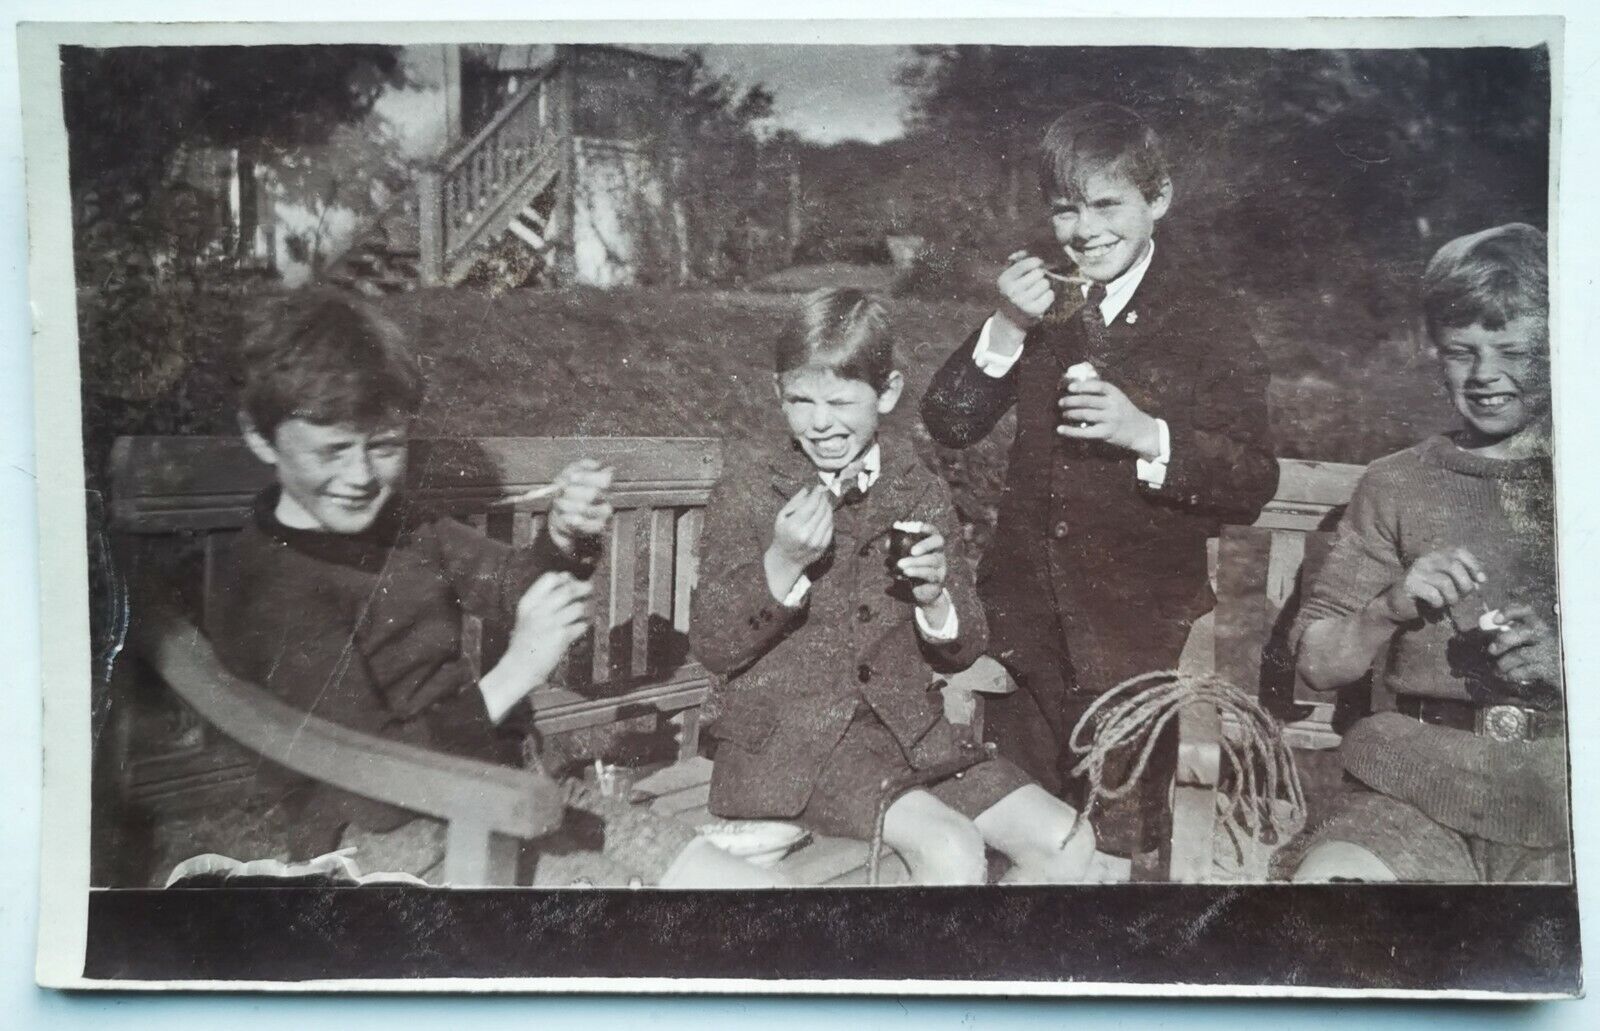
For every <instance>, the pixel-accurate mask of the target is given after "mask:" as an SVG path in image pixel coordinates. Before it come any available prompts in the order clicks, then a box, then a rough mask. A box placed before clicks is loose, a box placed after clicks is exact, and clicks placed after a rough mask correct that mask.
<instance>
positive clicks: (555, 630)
mask: <svg viewBox="0 0 1600 1031" xmlns="http://www.w3.org/2000/svg"><path fill="white" fill-rule="evenodd" d="M593 593H594V588H593V587H592V586H591V585H590V584H589V583H588V581H585V580H579V579H578V578H577V577H575V576H573V575H571V574H570V573H546V574H544V575H543V576H541V577H539V579H537V580H535V581H534V582H533V586H531V587H529V588H528V589H527V590H526V591H524V592H523V594H522V597H521V598H520V599H518V601H517V621H516V624H515V625H514V626H513V627H512V628H511V641H510V643H509V644H508V645H507V646H506V653H507V654H508V655H515V656H517V657H518V658H520V659H521V660H522V661H523V663H524V669H525V672H526V673H527V675H528V677H529V679H530V680H531V681H532V686H538V685H539V684H542V683H544V682H545V680H547V679H548V678H549V676H550V674H551V672H553V671H554V670H555V668H556V666H557V664H559V663H560V662H561V657H562V656H563V655H565V654H566V653H567V649H568V648H569V647H571V646H572V642H574V641H576V640H577V639H578V638H580V637H582V636H583V634H584V631H586V630H588V629H589V596H590V595H591V594H593Z"/></svg>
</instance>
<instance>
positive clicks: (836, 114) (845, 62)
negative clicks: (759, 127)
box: [641, 45, 906, 143]
mask: <svg viewBox="0 0 1600 1031" xmlns="http://www.w3.org/2000/svg"><path fill="white" fill-rule="evenodd" d="M641 49H651V50H658V51H662V52H671V51H673V50H675V49H676V48H672V47H649V48H641ZM703 49H704V51H705V55H706V64H707V67H708V68H710V69H711V70H712V71H714V72H718V73H721V74H727V75H731V76H732V77H733V78H734V80H735V81H736V82H738V83H740V84H741V85H751V84H754V83H757V82H762V83H765V84H766V85H767V86H768V88H770V89H771V90H772V92H773V94H774V95H775V97H776V100H777V103H776V112H775V117H774V119H773V123H774V126H775V127H777V128H784V129H792V130H794V131H795V132H797V133H799V134H800V135H802V136H804V137H806V138H808V139H812V140H816V141H818V142H822V143H833V142H836V141H838V140H844V139H860V140H867V141H868V142H872V143H877V142H881V141H883V140H886V139H889V138H891V137H894V136H898V135H899V134H900V132H901V131H902V129H903V128H904V126H903V123H902V119H903V116H904V112H905V107H906V96H905V93H904V91H903V90H902V89H901V88H900V87H899V86H898V85H896V84H895V82H894V74H895V71H896V69H897V68H898V67H899V65H900V64H901V62H902V61H904V59H905V56H906V53H905V50H904V48H902V47H884V46H839V45H834V46H823V45H810V46H807V45H760V46H757V45H716V46H707V47H705V48H703Z"/></svg>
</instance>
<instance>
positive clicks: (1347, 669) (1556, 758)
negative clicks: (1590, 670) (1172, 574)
mask: <svg viewBox="0 0 1600 1031" xmlns="http://www.w3.org/2000/svg"><path fill="white" fill-rule="evenodd" d="M1547 296H1548V286H1547V272H1546V252H1545V239H1544V235H1543V234H1542V233H1540V232H1539V231H1538V230H1536V229H1534V228H1533V227H1532V226H1527V225H1520V224H1514V225H1506V226H1499V227H1496V228H1494V229H1488V230H1484V231H1483V232H1480V233H1475V234H1473V235H1471V236H1466V237H1462V238H1460V239H1457V240H1453V241H1451V242H1450V243H1448V244H1446V245H1445V246H1444V247H1442V248H1440V250H1439V252H1438V254H1436V255H1435V256H1434V258H1433V260H1432V261H1431V262H1430V263H1429V265H1428V268H1427V271H1426V273H1425V276H1424V293H1423V302H1424V314H1425V319H1426V324H1427V330H1428V334H1429V336H1430V338H1431V340H1432V342H1433V344H1434V347H1435V349H1436V352H1437V355H1438V358H1439V361H1440V365H1441V371H1442V372H1443V373H1444V380H1445V384H1446V387H1447V389H1448V391H1449V395H1450V399H1451V401H1452V403H1453V404H1454V405H1455V408H1456V410H1457V412H1458V413H1459V414H1460V416H1461V427H1460V429H1458V430H1457V431H1455V432H1454V433H1450V434H1446V435H1443V436H1438V437H1433V438H1430V439H1429V440H1425V441H1423V442H1422V443H1421V444H1418V445H1416V446H1415V447H1412V448H1408V449H1406V450H1405V451H1401V452H1399V453H1397V454H1393V455H1389V456H1388V457H1386V458H1382V459H1379V460H1378V461H1376V462H1373V463H1372V465H1371V466H1369V467H1368V469H1367V471H1366V473H1365V474H1364V475H1363V476H1362V478H1361V482H1360V483H1359V484H1358V485H1357V487H1356V491H1355V494H1354V496H1353V497H1352V498H1351V501H1350V506H1349V508H1348V509H1347V511H1346V512H1345V515H1344V518H1343V519H1342V520H1341V521H1340V524H1339V531H1338V539H1337V541H1336V543H1335V545H1334V548H1333V551H1332V552H1331V554H1330V555H1329V557H1328V561H1327V564H1326V565H1325V566H1324V567H1323V569H1322V572H1321V574H1320V575H1319V576H1318V577H1317V579H1316V581H1315V582H1314V583H1312V584H1311V585H1310V587H1309V590H1308V593H1307V598H1306V602H1305V604H1304V605H1303V607H1302V608H1301V611H1300V614H1299V617H1298V619H1297V622H1296V624H1295V627H1294V631H1293V635H1292V640H1293V641H1294V642H1295V646H1296V648H1297V666H1298V670H1299V672H1300V674H1301V676H1303V677H1304V678H1305V680H1306V681H1307V682H1308V683H1309V684H1311V685H1312V686H1313V687H1315V688H1318V689H1322V690H1333V689H1337V688H1341V687H1344V686H1345V685H1348V684H1353V683H1356V682H1358V681H1360V680H1361V679H1362V678H1363V677H1365V676H1366V675H1367V673H1368V672H1369V671H1371V670H1373V669H1374V667H1375V666H1376V667H1377V672H1378V675H1379V676H1380V677H1381V684H1382V686H1383V687H1384V689H1385V691H1386V693H1387V694H1388V695H1391V696H1392V697H1393V710H1392V711H1384V712H1379V713H1377V714H1375V715H1372V716H1369V717H1367V718H1366V719H1364V720H1362V721H1360V722H1359V723H1357V724H1356V725H1355V726H1354V727H1352V728H1351V729H1350V731H1349V733H1347V734H1346V735H1345V738H1344V741H1343V743H1342V745H1341V753H1342V759H1343V763H1344V768H1345V772H1346V774H1347V780H1348V781H1350V782H1353V783H1352V790H1351V792H1350V793H1349V794H1348V795H1347V796H1346V797H1345V798H1344V799H1343V800H1342V804H1341V807H1340V808H1339V809H1338V810H1337V811H1336V812H1335V813H1334V814H1333V816H1332V817H1331V819H1330V820H1329V821H1328V822H1327V823H1326V824H1325V825H1323V826H1322V827H1321V828H1320V829H1318V830H1317V831H1316V832H1315V834H1314V836H1313V838H1312V841H1311V844H1310V847H1309V849H1308V850H1307V852H1306V853H1305V855H1304V858H1303V859H1302V860H1301V862H1300V864H1299V867H1298V869H1297V870H1296V872H1295V879H1296V880H1302V881H1323V880H1335V879H1341V880H1343V879H1350V880H1390V881H1393V880H1401V881H1452V882H1491V881H1495V882H1506V881H1517V882H1528V881H1565V880H1568V879H1569V878H1570V876H1571V874H1570V866H1569V849H1568V837H1567V787H1566V747H1565V737H1564V726H1563V724H1564V720H1563V713H1562V680H1561V656H1560V641H1559V637H1558V631H1557V619H1556V579H1555V525H1554V498H1553V494H1552V485H1551V461H1550V428H1551V422H1550V367H1549V329H1548V315H1547V305H1548V301H1547Z"/></svg>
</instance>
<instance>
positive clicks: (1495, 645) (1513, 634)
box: [1489, 627, 1538, 656]
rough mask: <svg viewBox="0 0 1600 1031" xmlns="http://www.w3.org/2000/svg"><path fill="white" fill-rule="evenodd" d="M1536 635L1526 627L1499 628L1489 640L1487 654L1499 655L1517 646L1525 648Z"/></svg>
mask: <svg viewBox="0 0 1600 1031" xmlns="http://www.w3.org/2000/svg"><path fill="white" fill-rule="evenodd" d="M1537 637H1538V635H1537V634H1535V633H1534V632H1533V631H1532V630H1530V629H1528V628H1527V627H1512V628H1511V629H1510V630H1501V631H1500V632H1499V633H1497V634H1495V635H1494V639H1493V640H1491V641H1490V642H1489V654H1490V655H1496V656H1499V655H1504V654H1505V653H1506V652H1509V651H1513V650H1515V649H1517V648H1526V647H1527V646H1528V645H1530V644H1532V643H1533V642H1534V641H1535V640H1536V639H1537Z"/></svg>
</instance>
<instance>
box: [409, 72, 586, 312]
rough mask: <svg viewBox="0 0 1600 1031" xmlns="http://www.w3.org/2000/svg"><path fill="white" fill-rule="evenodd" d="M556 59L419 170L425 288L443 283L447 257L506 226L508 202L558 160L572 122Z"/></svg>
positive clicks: (548, 172)
mask: <svg viewBox="0 0 1600 1031" xmlns="http://www.w3.org/2000/svg"><path fill="white" fill-rule="evenodd" d="M561 63H562V62H560V61H559V60H557V61H552V62H550V63H549V64H547V65H545V66H544V67H543V68H540V69H538V70H537V71H535V72H534V73H533V78H532V79H531V80H530V81H529V82H528V83H527V84H526V85H525V86H523V87H522V89H520V90H519V91H518V92H517V93H516V95H515V96H513V97H512V98H511V99H510V100H509V101H507V102H506V104H505V105H504V106H502V107H501V108H500V110H499V111H498V112H496V113H495V116H494V117H493V118H491V119H490V120H489V122H488V124H486V125H485V126H484V127H483V128H482V129H479V130H478V132H477V133H476V134H475V135H473V137H472V138H471V139H470V140H468V141H467V142H466V143H464V144H462V145H461V146H460V147H459V148H457V149H456V151H455V153H454V154H452V155H451V156H450V157H449V158H447V159H446V160H445V161H444V162H443V163H442V164H440V165H439V166H437V167H435V168H430V169H425V170H423V171H421V172H419V173H418V175H417V198H418V220H419V228H420V230H421V233H420V239H419V247H418V250H419V252H420V254H419V258H420V261H419V272H420V274H421V278H422V283H423V285H424V286H436V285H438V284H440V283H442V282H444V280H445V278H446V276H447V273H448V270H449V269H448V267H449V263H450V262H451V261H453V260H454V259H455V258H457V257H459V256H460V255H461V254H462V253H464V252H465V251H466V250H467V249H468V248H470V247H472V246H473V245H474V244H476V243H478V242H479V241H481V240H483V239H484V238H486V237H487V236H489V235H491V234H492V233H495V232H499V231H501V230H503V229H504V227H505V222H506V220H507V218H508V217H509V215H510V214H512V213H514V212H508V211H507V208H508V206H509V204H510V202H511V201H512V200H514V199H515V198H516V197H517V195H518V193H519V192H520V191H521V190H522V189H523V187H525V186H526V185H527V184H528V182H529V180H531V179H533V178H534V177H535V176H547V175H549V174H550V173H552V172H553V171H554V170H555V168H556V166H557V164H558V163H559V162H560V160H561V154H562V148H561V147H560V140H561V138H562V136H563V135H564V133H565V131H566V126H565V125H564V123H565V122H566V121H567V120H568V117H567V115H566V114H565V113H564V112H565V104H564V103H563V100H562V97H561V93H560V91H559V90H558V89H556V88H554V87H555V86H556V84H557V82H558V80H557V79H556V78H555V75H556V73H557V72H558V71H559V70H560V67H561Z"/></svg>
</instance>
